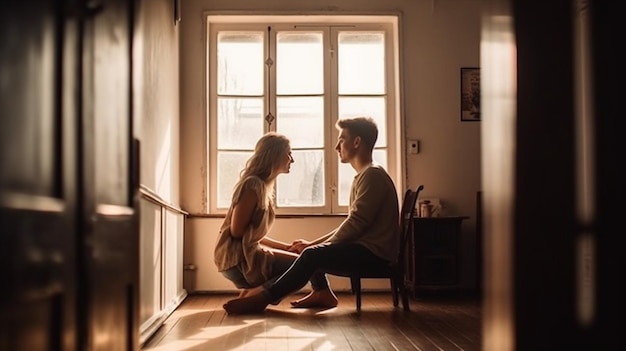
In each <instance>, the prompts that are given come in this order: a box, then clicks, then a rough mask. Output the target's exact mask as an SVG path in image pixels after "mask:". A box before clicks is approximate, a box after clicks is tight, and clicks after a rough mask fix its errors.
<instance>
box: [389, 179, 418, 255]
mask: <svg viewBox="0 0 626 351" xmlns="http://www.w3.org/2000/svg"><path fill="white" fill-rule="evenodd" d="M423 189H424V186H423V185H419V186H418V187H417V188H416V189H415V190H412V189H407V190H406V192H405V193H404V199H403V200H402V208H401V210H400V250H399V252H398V260H397V261H396V263H397V264H398V265H400V266H403V265H404V254H405V252H406V243H407V239H408V237H409V235H410V234H411V229H412V228H413V213H414V212H413V211H414V210H415V204H416V203H417V198H418V197H419V195H420V192H421V191H422V190H423Z"/></svg>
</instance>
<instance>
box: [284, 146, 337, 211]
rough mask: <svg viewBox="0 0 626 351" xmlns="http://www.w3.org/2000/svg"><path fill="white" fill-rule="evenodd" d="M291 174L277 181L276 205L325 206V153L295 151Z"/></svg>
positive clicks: (320, 151)
mask: <svg viewBox="0 0 626 351" xmlns="http://www.w3.org/2000/svg"><path fill="white" fill-rule="evenodd" d="M292 156H293V159H294V161H295V162H294V163H293V164H292V165H291V171H290V173H289V174H281V175H280V176H278V179H277V181H276V184H277V190H276V200H277V201H276V204H277V205H278V206H283V207H299V206H306V207H312V206H324V197H325V195H324V189H325V188H326V187H325V186H324V152H323V151H322V150H308V151H293V152H292Z"/></svg>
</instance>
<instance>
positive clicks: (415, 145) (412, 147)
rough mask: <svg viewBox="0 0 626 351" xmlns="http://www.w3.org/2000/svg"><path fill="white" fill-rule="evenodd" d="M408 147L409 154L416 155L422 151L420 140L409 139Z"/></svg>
mask: <svg viewBox="0 0 626 351" xmlns="http://www.w3.org/2000/svg"><path fill="white" fill-rule="evenodd" d="M406 147H407V149H408V151H409V154H413V155H416V154H419V152H420V142H419V140H416V139H412V140H409V141H407V144H406Z"/></svg>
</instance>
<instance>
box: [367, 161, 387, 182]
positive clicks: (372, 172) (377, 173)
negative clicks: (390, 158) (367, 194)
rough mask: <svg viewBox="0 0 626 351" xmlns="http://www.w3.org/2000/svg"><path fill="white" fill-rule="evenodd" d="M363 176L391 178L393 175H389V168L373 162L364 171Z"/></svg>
mask: <svg viewBox="0 0 626 351" xmlns="http://www.w3.org/2000/svg"><path fill="white" fill-rule="evenodd" d="M362 176H363V177H365V178H369V177H372V178H378V179H390V180H391V176H390V175H389V173H388V172H387V170H386V169H385V168H384V167H383V166H381V165H379V164H372V165H371V166H369V167H367V169H365V171H363V173H362Z"/></svg>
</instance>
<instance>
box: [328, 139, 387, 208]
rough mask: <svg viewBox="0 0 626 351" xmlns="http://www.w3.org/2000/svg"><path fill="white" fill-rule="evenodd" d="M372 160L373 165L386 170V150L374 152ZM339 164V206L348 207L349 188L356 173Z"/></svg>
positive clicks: (350, 168)
mask: <svg viewBox="0 0 626 351" xmlns="http://www.w3.org/2000/svg"><path fill="white" fill-rule="evenodd" d="M372 158H373V159H374V162H375V163H378V164H380V165H381V166H383V168H384V169H387V150H386V149H382V150H374V152H373V153H372ZM338 162H339V186H338V189H339V190H338V191H339V206H348V205H349V203H350V188H351V187H352V181H353V180H354V176H355V175H356V172H355V170H354V168H352V166H350V164H349V163H341V161H338Z"/></svg>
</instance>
